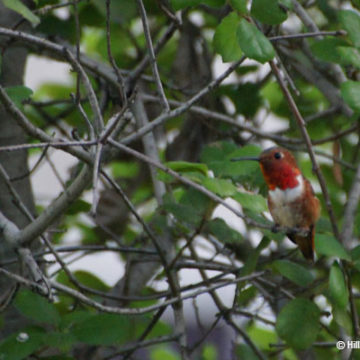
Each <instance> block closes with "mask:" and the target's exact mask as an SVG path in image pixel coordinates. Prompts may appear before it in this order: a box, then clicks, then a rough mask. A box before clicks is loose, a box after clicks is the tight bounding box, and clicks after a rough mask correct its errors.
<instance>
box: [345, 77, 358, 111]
mask: <svg viewBox="0 0 360 360" xmlns="http://www.w3.org/2000/svg"><path fill="white" fill-rule="evenodd" d="M341 96H342V97H343V99H344V100H345V102H346V103H347V104H348V105H349V106H350V107H351V108H352V109H353V110H354V111H356V112H360V82H357V81H345V82H343V83H342V84H341Z"/></svg>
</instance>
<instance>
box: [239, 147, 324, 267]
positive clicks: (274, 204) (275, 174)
mask: <svg viewBox="0 0 360 360" xmlns="http://www.w3.org/2000/svg"><path fill="white" fill-rule="evenodd" d="M232 160H233V161H237V160H256V161H259V164H260V168H261V171H262V173H263V176H264V179H265V181H266V184H267V186H268V206H269V210H270V213H271V216H272V217H273V219H274V222H275V224H276V225H277V226H284V227H289V228H294V229H296V228H299V229H305V230H308V234H307V235H306V236H304V235H303V234H296V232H293V233H291V232H289V233H288V234H286V235H287V236H288V238H289V239H290V240H291V241H292V242H293V243H295V244H297V245H298V246H299V248H300V250H301V252H302V253H303V255H304V257H305V258H306V259H308V260H314V234H315V223H316V221H317V220H318V218H319V216H320V202H319V199H318V198H317V197H316V196H315V194H314V190H313V188H312V186H311V184H310V182H309V180H307V179H306V178H304V176H303V175H302V173H301V171H300V169H299V168H298V166H297V163H296V160H295V158H294V156H293V155H292V154H291V152H290V151H288V150H286V149H284V148H281V147H272V148H269V149H267V150H264V151H263V152H262V153H261V154H260V156H259V157H244V158H236V159H232Z"/></svg>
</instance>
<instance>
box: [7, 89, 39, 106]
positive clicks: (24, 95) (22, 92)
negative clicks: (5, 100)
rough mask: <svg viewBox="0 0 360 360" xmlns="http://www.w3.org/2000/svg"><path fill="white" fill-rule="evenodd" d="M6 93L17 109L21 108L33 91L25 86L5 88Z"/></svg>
mask: <svg viewBox="0 0 360 360" xmlns="http://www.w3.org/2000/svg"><path fill="white" fill-rule="evenodd" d="M5 91H6V93H7V94H8V95H9V97H10V99H11V100H12V101H13V102H14V103H15V105H16V106H17V107H19V108H21V107H22V103H23V101H24V100H27V99H28V98H29V97H30V96H31V95H32V94H33V91H32V90H31V89H30V88H28V87H26V86H21V85H19V86H9V87H7V88H5Z"/></svg>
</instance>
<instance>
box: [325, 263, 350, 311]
mask: <svg viewBox="0 0 360 360" xmlns="http://www.w3.org/2000/svg"><path fill="white" fill-rule="evenodd" d="M329 292H330V297H331V299H332V300H333V302H334V303H335V304H336V305H337V306H338V307H340V308H341V309H346V306H347V304H348V298H349V293H348V289H347V286H346V284H345V279H344V274H343V272H342V270H341V269H340V266H339V264H338V263H337V262H336V261H335V262H334V263H333V265H332V266H331V269H330V275H329Z"/></svg>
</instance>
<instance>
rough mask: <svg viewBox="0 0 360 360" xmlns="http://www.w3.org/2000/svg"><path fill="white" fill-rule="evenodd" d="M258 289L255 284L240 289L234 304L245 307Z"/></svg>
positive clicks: (252, 299)
mask: <svg viewBox="0 0 360 360" xmlns="http://www.w3.org/2000/svg"><path fill="white" fill-rule="evenodd" d="M257 292H258V290H257V289H256V287H255V286H252V285H250V286H249V287H247V288H246V289H241V291H239V294H238V296H237V299H236V304H237V305H238V306H239V307H245V306H247V305H248V304H249V302H250V301H251V302H253V301H254V299H255V297H256V295H257Z"/></svg>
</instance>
